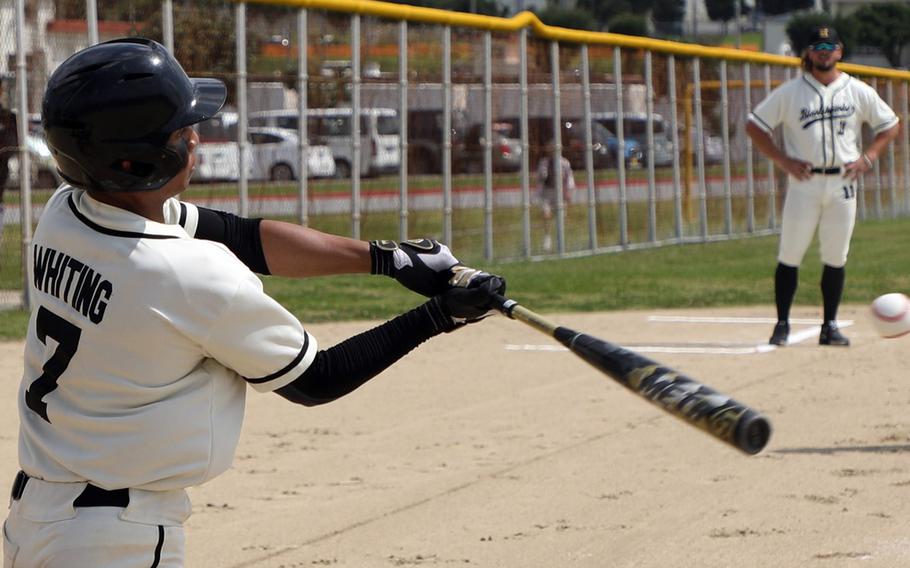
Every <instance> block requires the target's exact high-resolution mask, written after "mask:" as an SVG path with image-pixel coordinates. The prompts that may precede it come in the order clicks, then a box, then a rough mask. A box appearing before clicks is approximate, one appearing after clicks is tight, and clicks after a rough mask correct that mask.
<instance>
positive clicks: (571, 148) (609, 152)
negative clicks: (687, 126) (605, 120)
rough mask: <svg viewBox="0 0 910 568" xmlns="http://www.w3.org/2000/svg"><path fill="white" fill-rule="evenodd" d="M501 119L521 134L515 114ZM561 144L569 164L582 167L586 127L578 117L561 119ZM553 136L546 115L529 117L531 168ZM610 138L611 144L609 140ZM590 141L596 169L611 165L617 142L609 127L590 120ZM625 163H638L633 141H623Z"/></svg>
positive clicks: (550, 122)
mask: <svg viewBox="0 0 910 568" xmlns="http://www.w3.org/2000/svg"><path fill="white" fill-rule="evenodd" d="M498 122H502V123H505V124H508V125H510V127H511V128H512V132H514V134H513V136H515V137H516V139H517V138H519V137H520V124H521V122H520V120H519V118H518V117H515V116H511V117H507V118H503V119H500V120H499V121H498ZM561 130H562V132H561V135H562V139H561V142H562V147H563V155H564V156H565V157H566V158H567V159H568V160H569V163H570V164H571V165H572V167H573V168H575V169H580V168H583V167H584V166H585V146H586V144H585V129H584V128H583V123H582V121H581V120H580V119H577V118H572V117H570V118H567V119H564V120H563V121H562V129H561ZM552 138H553V118H552V117H549V116H532V117H528V151H529V160H530V162H529V163H530V164H531V168H532V169H533V168H535V167H536V164H537V162H538V161H540V158H541V156H542V154H543V152H544V151H545V146H546V143H547V141H549V140H551V139H552ZM611 138H612V139H613V140H612V143H611ZM591 143H592V157H593V161H594V167H595V168H598V169H600V168H609V167H614V166H615V164H616V160H617V149H618V146H619V145H618V143H617V141H616V140H615V137H614V136H612V135H611V133H610V132H609V130H607V129H606V128H604V127H603V126H602V125H600V124H597V123H595V122H594V121H592V123H591ZM625 159H626V163H627V164H629V165H630V166H635V165H637V164H638V163H639V162H640V160H641V155H640V151H639V150H638V148H637V146H636V144H635V142H633V141H629V142H628V143H627V144H626V153H625Z"/></svg>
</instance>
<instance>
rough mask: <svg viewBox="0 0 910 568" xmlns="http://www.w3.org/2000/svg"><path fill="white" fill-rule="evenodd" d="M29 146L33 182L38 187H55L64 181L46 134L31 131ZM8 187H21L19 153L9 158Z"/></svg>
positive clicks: (27, 141)
mask: <svg viewBox="0 0 910 568" xmlns="http://www.w3.org/2000/svg"><path fill="white" fill-rule="evenodd" d="M25 145H26V147H27V148H28V154H29V163H30V166H31V169H32V175H31V184H32V187H34V188H36V189H53V188H55V187H57V186H59V185H60V184H61V183H63V178H61V177H60V174H59V173H58V172H57V163H56V162H55V161H54V157H53V156H52V155H51V150H50V148H48V146H47V142H45V141H44V136H42V135H41V134H39V133H36V132H30V133H29V134H28V136H27V137H26V139H25ZM6 187H9V188H17V189H18V187H19V155H18V153H16V154H13V155H12V156H11V157H10V159H9V177H8V178H7V180H6Z"/></svg>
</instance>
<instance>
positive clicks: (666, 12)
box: [651, 0, 686, 35]
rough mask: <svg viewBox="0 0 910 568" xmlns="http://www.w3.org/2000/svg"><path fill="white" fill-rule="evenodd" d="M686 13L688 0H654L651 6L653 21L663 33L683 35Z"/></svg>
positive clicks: (658, 31)
mask: <svg viewBox="0 0 910 568" xmlns="http://www.w3.org/2000/svg"><path fill="white" fill-rule="evenodd" d="M685 15H686V0H654V5H653V7H652V8H651V21H652V22H654V29H655V30H656V31H657V33H659V34H661V35H681V34H682V21H683V17H684V16H685Z"/></svg>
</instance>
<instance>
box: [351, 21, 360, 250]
mask: <svg viewBox="0 0 910 568" xmlns="http://www.w3.org/2000/svg"><path fill="white" fill-rule="evenodd" d="M360 37H361V35H360V14H351V162H353V163H352V164H351V237H352V238H354V239H359V238H360V168H361V167H362V164H361V156H360V152H361V151H362V150H363V148H362V144H361V140H360V79H361V77H360Z"/></svg>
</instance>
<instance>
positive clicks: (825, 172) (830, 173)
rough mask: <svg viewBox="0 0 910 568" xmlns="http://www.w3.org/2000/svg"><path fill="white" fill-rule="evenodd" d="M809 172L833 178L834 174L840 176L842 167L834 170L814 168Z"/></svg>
mask: <svg viewBox="0 0 910 568" xmlns="http://www.w3.org/2000/svg"><path fill="white" fill-rule="evenodd" d="M809 171H810V172H812V173H813V174H822V175H826V176H833V175H834V174H839V173H840V167H833V168H812V169H811V170H809Z"/></svg>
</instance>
